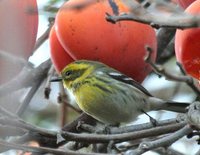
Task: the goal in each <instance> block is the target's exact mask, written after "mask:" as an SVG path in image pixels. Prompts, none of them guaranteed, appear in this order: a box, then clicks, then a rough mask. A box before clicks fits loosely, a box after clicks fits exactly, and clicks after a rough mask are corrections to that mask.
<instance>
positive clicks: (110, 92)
mask: <svg viewBox="0 0 200 155" xmlns="http://www.w3.org/2000/svg"><path fill="white" fill-rule="evenodd" d="M51 81H52V82H53V81H62V82H63V85H64V87H65V88H66V89H67V91H68V93H69V94H70V95H71V98H73V99H74V100H75V102H76V103H77V104H78V105H79V107H80V109H81V110H83V111H84V112H85V113H87V114H88V115H90V116H92V117H93V118H95V119H97V120H98V121H100V122H102V123H105V124H109V125H113V124H120V123H128V122H131V121H134V120H135V119H136V118H137V116H138V115H140V114H142V113H145V112H148V111H152V110H169V111H175V112H185V111H186V110H185V108H186V107H187V106H188V105H189V103H178V102H173V101H164V100H162V99H159V98H156V97H154V96H152V95H151V94H150V93H149V92H148V91H147V90H146V89H145V88H144V87H143V86H141V85H140V84H139V83H137V82H136V81H135V80H133V79H132V78H130V77H128V76H126V75H124V74H122V73H120V72H119V71H117V70H115V69H113V68H111V67H109V66H107V65H105V64H103V63H101V62H97V61H89V60H78V61H74V62H72V63H70V64H69V65H67V66H66V67H65V68H64V69H63V70H62V72H61V77H60V78H57V79H52V80H51Z"/></svg>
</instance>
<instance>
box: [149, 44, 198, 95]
mask: <svg viewBox="0 0 200 155" xmlns="http://www.w3.org/2000/svg"><path fill="white" fill-rule="evenodd" d="M146 50H147V52H148V53H147V56H146V57H145V61H146V62H147V63H149V64H150V65H151V67H152V68H153V70H154V71H155V72H156V73H157V74H158V75H160V76H164V77H165V78H166V79H167V80H171V81H176V82H185V83H187V84H188V86H190V88H191V89H192V90H193V91H194V92H195V93H196V94H197V95H200V90H199V89H198V88H197V87H196V86H195V85H194V80H193V78H192V77H190V76H186V75H182V76H181V75H174V74H171V73H169V72H167V71H166V70H165V69H164V68H163V67H162V66H160V65H156V64H154V63H153V61H152V60H151V54H152V52H153V49H152V48H150V47H149V46H147V47H146Z"/></svg>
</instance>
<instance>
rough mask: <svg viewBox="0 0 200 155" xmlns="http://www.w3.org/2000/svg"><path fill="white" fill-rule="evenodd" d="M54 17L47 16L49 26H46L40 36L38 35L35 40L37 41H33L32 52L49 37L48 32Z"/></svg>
mask: <svg viewBox="0 0 200 155" xmlns="http://www.w3.org/2000/svg"><path fill="white" fill-rule="evenodd" d="M54 20H55V19H54V18H49V27H48V28H47V30H46V31H45V32H44V33H43V34H42V36H40V37H39V38H38V40H37V42H36V43H35V47H34V49H33V52H35V51H36V50H37V49H38V48H39V47H40V46H41V45H42V44H43V43H44V42H45V41H46V40H47V39H48V37H49V32H50V30H51V28H52V26H53V24H54Z"/></svg>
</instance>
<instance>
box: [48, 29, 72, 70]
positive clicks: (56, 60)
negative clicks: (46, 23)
mask: <svg viewBox="0 0 200 155" xmlns="http://www.w3.org/2000/svg"><path fill="white" fill-rule="evenodd" d="M49 44H50V54H51V60H52V62H53V64H54V67H55V69H56V71H57V72H58V73H60V72H61V71H62V69H63V68H64V67H65V66H66V65H67V64H69V63H70V62H72V61H73V59H72V58H71V57H70V56H69V54H68V53H67V52H66V51H65V50H64V48H63V47H62V46H61V44H60V42H59V41H58V38H57V36H56V33H55V27H54V26H53V27H52V28H51V31H50V35H49Z"/></svg>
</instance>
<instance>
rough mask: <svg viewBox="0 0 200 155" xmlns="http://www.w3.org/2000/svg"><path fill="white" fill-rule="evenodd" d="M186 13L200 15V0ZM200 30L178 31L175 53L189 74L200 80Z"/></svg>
mask: <svg viewBox="0 0 200 155" xmlns="http://www.w3.org/2000/svg"><path fill="white" fill-rule="evenodd" d="M185 12H186V13H189V14H193V15H199V14H200V0H197V1H195V2H194V3H192V4H191V5H190V6H189V7H188V8H187V9H186V10H185ZM199 49H200V28H190V29H185V30H177V31H176V36H175V51H176V57H177V61H178V62H180V63H181V64H182V65H183V67H184V68H185V70H186V71H187V73H188V74H190V75H191V76H193V77H194V78H197V79H200V52H199Z"/></svg>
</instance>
